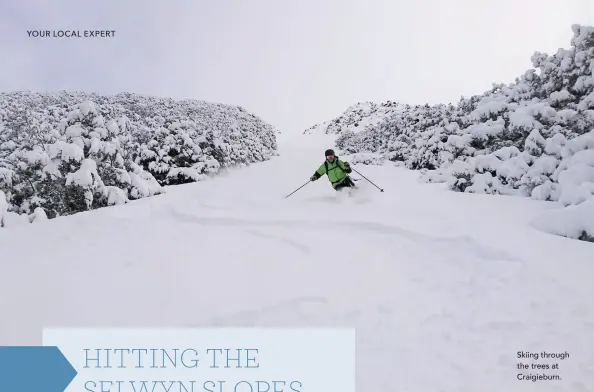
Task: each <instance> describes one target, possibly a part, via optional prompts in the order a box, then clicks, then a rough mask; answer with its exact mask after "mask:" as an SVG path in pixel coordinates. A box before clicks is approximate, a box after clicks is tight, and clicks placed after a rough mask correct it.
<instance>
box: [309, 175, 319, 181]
mask: <svg viewBox="0 0 594 392" xmlns="http://www.w3.org/2000/svg"><path fill="white" fill-rule="evenodd" d="M317 179H318V177H316V175H315V174H314V175H313V176H311V177H310V178H309V180H310V181H315V180H317Z"/></svg>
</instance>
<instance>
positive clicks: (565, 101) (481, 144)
mask: <svg viewBox="0 0 594 392" xmlns="http://www.w3.org/2000/svg"><path fill="white" fill-rule="evenodd" d="M572 28H573V32H574V36H573V38H572V40H571V47H570V48H569V49H567V50H565V49H560V50H559V51H558V52H557V53H556V54H554V55H551V56H549V55H546V54H543V53H538V52H537V53H535V54H534V55H533V56H532V61H533V64H534V69H531V70H528V71H526V72H525V73H524V74H523V75H522V76H521V77H519V78H517V80H516V81H515V82H514V83H511V84H508V85H505V84H497V85H494V86H493V88H492V89H491V90H489V91H487V92H485V93H484V94H482V95H477V96H473V97H470V98H462V99H461V100H460V102H458V104H457V105H453V104H442V105H434V106H430V105H417V106H406V107H404V109H403V110H399V111H398V112H395V113H391V114H389V115H386V116H384V117H383V118H382V119H381V121H377V118H376V119H375V120H376V123H375V124H374V125H370V126H368V127H367V128H366V130H364V131H362V132H352V130H351V128H349V127H342V128H340V126H339V125H340V124H342V123H344V122H345V121H346V119H344V120H342V119H338V120H335V121H336V124H337V127H339V128H340V129H334V130H333V131H332V133H339V134H340V137H339V138H338V139H337V145H338V147H340V148H341V149H342V150H343V151H344V152H347V153H350V154H353V157H352V159H353V160H354V161H357V162H364V163H376V162H380V163H381V162H383V161H385V160H389V161H394V162H398V163H399V164H401V165H403V166H405V167H407V168H410V169H413V170H418V169H421V170H424V171H428V173H427V175H426V176H425V177H424V179H425V181H430V182H445V183H447V184H448V185H449V187H450V188H451V189H453V190H456V191H461V192H469V193H486V194H504V195H519V196H526V197H531V198H533V199H538V200H548V201H556V202H559V203H561V204H562V205H564V206H578V205H580V204H581V203H582V202H585V201H587V200H590V199H592V197H594V196H593V195H594V27H591V26H580V25H574V26H572ZM589 205H590V204H586V205H585V206H583V207H580V210H581V211H583V212H584V213H587V214H591V215H590V216H591V219H590V221H589V222H594V210H592V208H591V207H588V206H589ZM571 211H573V209H568V210H567V214H568V218H566V219H569V220H570V221H571V218H569V216H577V215H579V214H574V213H573V212H571ZM545 226H546V227H548V225H544V226H543V225H541V226H539V227H541V228H543V229H544V228H545ZM547 230H548V231H549V232H555V233H557V234H561V235H568V236H571V237H572V238H581V239H586V240H594V228H593V227H592V224H591V223H583V224H582V223H579V222H575V224H574V225H573V226H572V227H571V228H569V227H568V228H567V229H566V230H563V231H559V228H551V227H548V228H547ZM576 233H577V235H576Z"/></svg>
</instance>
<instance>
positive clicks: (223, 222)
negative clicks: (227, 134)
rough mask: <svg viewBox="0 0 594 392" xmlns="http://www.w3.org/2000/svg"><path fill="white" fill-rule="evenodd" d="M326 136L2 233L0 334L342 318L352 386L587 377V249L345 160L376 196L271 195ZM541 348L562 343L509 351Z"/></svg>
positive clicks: (591, 351)
mask: <svg viewBox="0 0 594 392" xmlns="http://www.w3.org/2000/svg"><path fill="white" fill-rule="evenodd" d="M332 145H333V140H332V138H331V137H328V136H326V135H310V136H308V137H304V136H300V137H298V138H297V139H287V140H284V139H280V140H279V153H280V156H278V157H273V158H272V159H271V160H270V161H267V162H263V163H258V164H256V165H252V166H250V167H247V168H242V169H237V170H230V171H229V173H228V175H222V176H217V177H214V178H213V179H211V180H208V181H202V182H198V183H192V184H185V185H180V186H176V187H172V188H171V189H170V191H169V192H167V193H166V194H164V195H161V196H159V197H151V198H145V199H142V200H138V201H136V202H134V203H129V204H127V205H118V206H112V207H106V208H101V209H98V210H95V211H90V212H83V213H80V214H75V215H72V216H67V217H60V218H57V219H52V220H48V221H45V222H41V223H38V224H33V225H27V226H21V227H14V228H8V229H5V230H0V276H1V277H4V278H5V279H3V280H2V284H0V314H2V315H3V318H2V322H1V323H0V344H40V343H41V341H40V339H41V333H40V329H41V328H42V327H44V326H71V327H75V326H90V327H103V326H105V327H114V326H134V327H138V326H167V327H172V326H180V327H184V326H188V327H196V326H246V327H249V326H263V327H266V326H280V327H282V326H286V327H325V326H350V327H356V328H357V374H356V382H357V388H356V390H357V391H359V392H376V391H395V390H398V391H411V392H435V391H443V392H463V391H469V392H477V391H480V392H501V391H506V392H516V391H517V392H531V391H538V392H549V391H550V392H553V391H584V392H585V391H591V390H592V385H594V369H593V368H592V366H591V365H592V363H594V302H593V301H592V298H593V297H594V285H592V244H589V243H585V242H580V241H574V240H569V239H566V238H562V237H557V236H553V235H548V234H545V233H542V232H540V231H538V230H535V229H533V228H532V227H531V226H530V225H529V223H530V222H531V221H532V220H533V219H534V218H535V217H538V216H539V215H540V214H541V213H542V212H547V211H550V212H552V211H555V210H557V208H556V206H555V205H554V204H551V203H546V202H542V201H534V200H529V199H526V198H510V197H504V196H484V195H469V194H465V193H455V192H449V191H448V190H447V189H446V187H445V186H444V185H443V184H419V183H418V182H417V176H418V173H417V172H413V171H408V170H405V169H402V168H394V167H389V166H369V167H365V166H363V167H360V166H359V165H354V168H355V169H356V170H358V171H360V172H361V173H362V174H363V175H365V176H366V177H367V178H369V179H370V180H372V181H374V182H376V183H377V184H378V185H380V186H381V187H382V188H384V189H385V192H384V193H381V192H379V191H378V190H377V189H376V188H374V187H373V186H371V185H370V184H369V183H367V182H365V181H364V180H362V181H358V182H357V183H358V184H360V185H361V186H362V187H363V188H362V190H363V193H362V195H361V196H360V197H355V198H354V199H348V198H347V199H343V200H340V199H336V195H335V192H334V191H333V190H332V189H331V188H330V185H329V183H328V182H327V180H326V179H325V178H323V179H320V180H319V181H317V182H315V183H311V184H309V185H307V186H305V187H304V188H303V189H301V190H300V191H298V192H297V193H295V194H294V195H292V196H291V197H289V198H286V199H285V198H284V196H285V195H287V194H289V193H291V192H292V191H293V190H295V189H296V188H298V187H299V186H301V185H302V184H304V183H306V182H307V180H308V178H309V177H310V176H311V174H312V172H313V171H314V170H315V169H316V168H317V167H318V166H319V165H320V163H321V162H322V159H323V152H324V150H325V149H326V148H327V147H328V146H332ZM287 173H289V174H290V175H287ZM354 177H356V178H358V177H359V176H358V175H356V174H355V175H354ZM543 350H544V351H548V352H555V353H557V352H560V353H563V352H565V351H567V352H568V353H569V355H570V356H569V358H568V359H565V360H550V359H549V360H546V359H541V360H538V361H533V360H528V359H524V360H520V359H518V358H517V352H518V351H524V352H525V351H532V352H537V353H540V352H542V351H543ZM518 362H523V363H527V364H531V363H540V364H552V363H556V362H557V363H559V365H560V366H559V369H549V370H536V369H528V370H518V369H517V363H518ZM517 374H525V375H539V374H548V375H559V376H560V377H561V380H553V381H537V382H532V381H529V380H523V381H519V380H518V379H517Z"/></svg>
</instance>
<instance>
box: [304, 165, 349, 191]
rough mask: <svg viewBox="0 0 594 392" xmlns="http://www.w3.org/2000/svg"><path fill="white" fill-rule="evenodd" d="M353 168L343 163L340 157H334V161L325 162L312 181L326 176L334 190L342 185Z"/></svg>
mask: <svg viewBox="0 0 594 392" xmlns="http://www.w3.org/2000/svg"><path fill="white" fill-rule="evenodd" d="M351 171H352V170H351V167H350V165H349V164H348V162H344V161H341V160H340V159H339V158H338V157H334V159H333V160H332V161H328V160H325V161H324V163H322V165H321V166H320V167H319V168H318V170H316V172H315V173H314V175H313V176H312V179H316V180H317V179H318V178H320V177H322V176H323V175H324V174H326V175H327V176H328V180H330V183H331V184H332V187H333V188H336V186H337V185H339V184H341V183H342V182H343V181H344V180H345V179H346V178H347V177H348V175H347V174H348V173H350V172H351Z"/></svg>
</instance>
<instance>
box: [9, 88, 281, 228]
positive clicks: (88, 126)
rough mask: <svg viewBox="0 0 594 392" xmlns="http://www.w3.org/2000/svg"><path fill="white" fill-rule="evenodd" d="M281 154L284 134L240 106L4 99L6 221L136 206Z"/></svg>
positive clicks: (92, 98) (68, 97)
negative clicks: (279, 138) (174, 187)
mask: <svg viewBox="0 0 594 392" xmlns="http://www.w3.org/2000/svg"><path fill="white" fill-rule="evenodd" d="M275 154H276V130H275V129H274V128H273V127H272V126H270V125H268V124H266V123H265V122H263V121H262V120H261V119H260V118H258V117H256V116H254V115H253V114H251V113H248V112H246V111H245V110H244V109H243V108H240V107H236V106H231V105H223V104H213V103H207V102H201V101H195V100H187V101H174V100H172V99H165V98H156V97H150V96H142V95H136V94H128V93H126V94H119V95H115V96H102V95H98V94H87V93H81V92H60V93H56V94H38V93H31V92H16V93H10V94H8V93H3V94H0V192H2V193H1V195H2V196H1V197H3V198H4V199H3V200H4V201H5V205H6V211H5V212H4V213H3V215H2V217H6V216H7V214H8V215H11V214H12V215H14V214H21V215H23V216H25V217H27V219H28V221H30V222H32V221H40V220H43V219H44V218H55V217H57V216H63V215H69V214H72V213H76V212H81V211H87V210H91V209H96V208H101V207H105V206H109V205H115V204H122V203H127V202H129V201H130V200H134V199H140V198H144V197H150V196H154V195H158V194H160V193H163V192H164V186H167V185H174V184H182V183H186V182H192V181H200V180H203V179H205V178H207V176H208V175H214V174H216V173H218V172H219V171H220V170H224V169H225V168H227V167H230V166H237V165H248V164H251V163H254V162H260V161H265V160H267V159H269V158H270V157H271V156H273V155H275ZM3 205H4V204H1V203H0V207H2V206H3ZM9 220H11V221H12V222H16V221H17V219H16V218H15V219H12V218H9ZM4 221H6V219H5V220H4ZM19 221H20V220H19ZM7 225H9V224H7Z"/></svg>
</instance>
